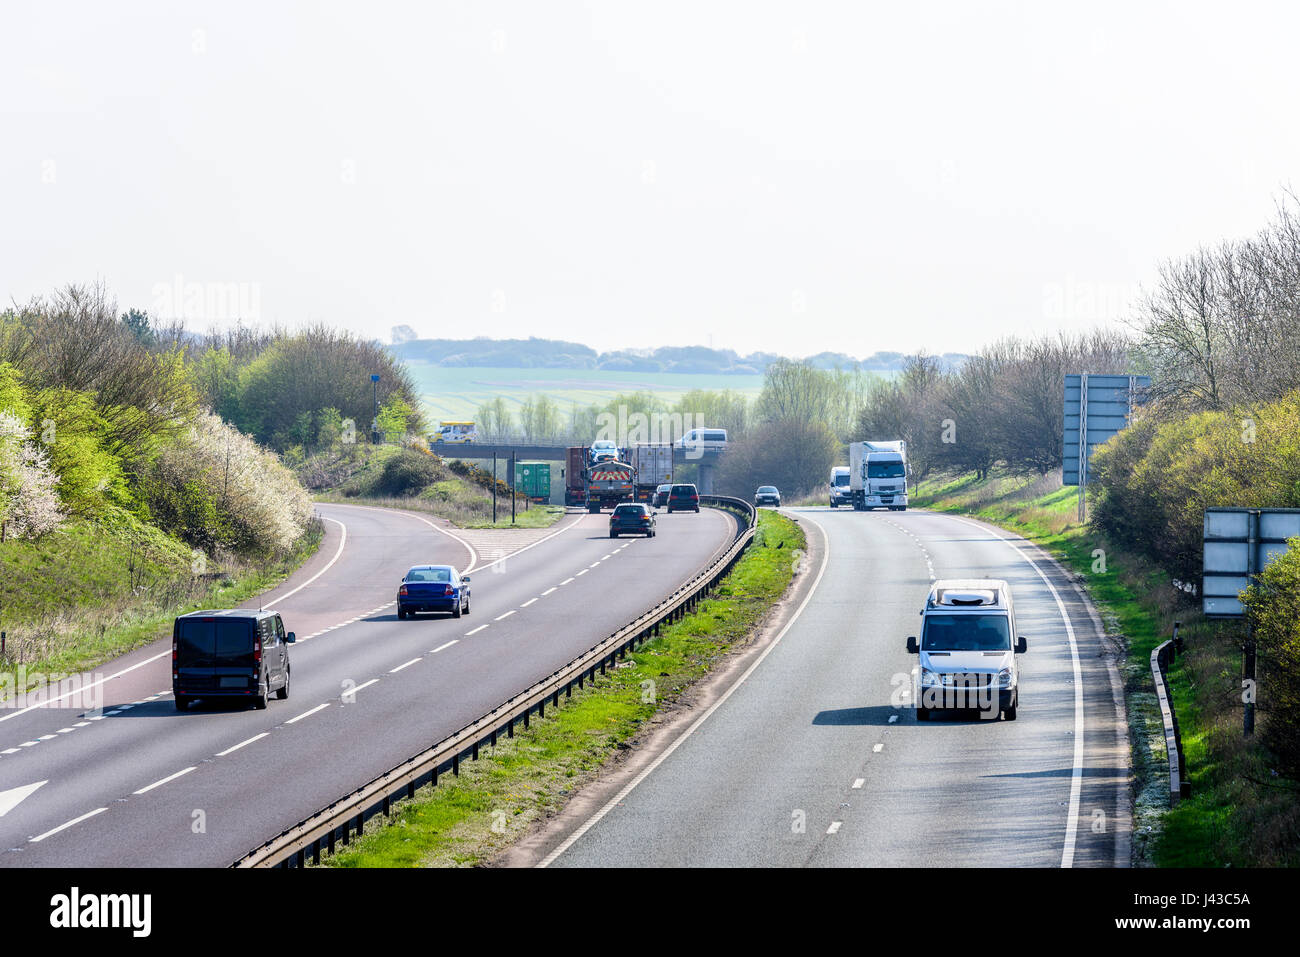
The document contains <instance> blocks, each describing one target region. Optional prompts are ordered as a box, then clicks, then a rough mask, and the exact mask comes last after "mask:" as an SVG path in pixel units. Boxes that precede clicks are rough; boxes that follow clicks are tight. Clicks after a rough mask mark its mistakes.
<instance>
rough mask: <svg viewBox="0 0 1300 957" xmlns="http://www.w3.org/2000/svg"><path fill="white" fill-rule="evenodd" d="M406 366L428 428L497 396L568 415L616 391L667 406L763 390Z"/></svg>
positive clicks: (682, 376)
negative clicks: (537, 401) (705, 395)
mask: <svg viewBox="0 0 1300 957" xmlns="http://www.w3.org/2000/svg"><path fill="white" fill-rule="evenodd" d="M406 368H407V369H408V370H409V371H410V373H411V377H412V378H413V379H414V380H415V385H416V390H417V391H418V392H419V394H420V399H421V400H422V401H423V403H424V411H425V412H426V413H427V415H428V419H429V422H430V423H431V424H436V423H438V422H442V421H452V422H454V421H458V420H470V421H472V420H473V419H474V416H475V412H476V411H477V410H478V407H479V406H480V405H482V404H483V403H484V402H490V401H491V400H493V399H495V398H496V397H497V396H501V397H502V398H504V399H505V400H506V401H507V402H509V403H510V405H511V412H512V413H513V412H517V411H518V409H519V405H520V404H521V403H522V402H523V401H524V400H525V399H527V398H528V397H529V396H531V395H546V396H549V397H550V399H551V400H552V401H553V402H555V403H556V404H557V405H559V407H560V411H561V413H563V414H565V415H567V414H568V412H569V410H570V408H571V407H573V406H575V405H576V406H578V407H579V408H581V407H585V406H589V405H593V404H603V403H605V402H607V401H608V400H609V399H611V398H613V397H614V396H616V395H618V394H619V393H620V392H623V393H626V392H653V393H654V394H655V395H656V396H658V397H659V398H661V399H663V401H664V403H665V404H667V405H671V404H672V403H674V402H676V401H677V400H678V399H680V398H681V397H682V396H683V395H685V394H686V393H687V392H690V391H691V390H692V389H711V390H714V391H722V390H724V389H731V390H732V391H735V392H739V393H742V394H744V395H745V396H746V397H748V398H750V399H754V398H756V397H757V396H758V393H759V391H760V390H761V389H762V387H763V377H762V376H761V375H719V374H698V375H697V374H691V373H677V372H603V371H601V370H598V369H592V370H581V369H492V368H464V367H444V366H433V365H426V364H422V363H413V362H408V363H407V364H406Z"/></svg>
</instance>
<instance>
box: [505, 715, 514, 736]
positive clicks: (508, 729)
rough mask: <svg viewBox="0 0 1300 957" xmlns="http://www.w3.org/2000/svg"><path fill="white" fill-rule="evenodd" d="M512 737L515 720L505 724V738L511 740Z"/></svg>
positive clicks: (512, 719)
mask: <svg viewBox="0 0 1300 957" xmlns="http://www.w3.org/2000/svg"><path fill="white" fill-rule="evenodd" d="M514 736H515V719H514V718H511V719H510V720H509V721H507V722H506V737H507V738H513V737H514Z"/></svg>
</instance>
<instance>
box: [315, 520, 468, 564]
mask: <svg viewBox="0 0 1300 957" xmlns="http://www.w3.org/2000/svg"><path fill="white" fill-rule="evenodd" d="M318 504H320V505H329V506H331V507H333V508H360V509H364V510H366V511H367V512H388V513H390V514H396V515H405V516H406V517H407V518H413V519H415V520H416V521H417V522H424V524H425V525H428V526H429V527H430V528H431V529H433V530H434V531H435V532H437V533H439V534H440V535H446V536H447V537H448V538H450V539H451V540H452V541H453V542H456V543H458V544H459V545H461V546H462V547H463V548H464V549H465V551H467V552H469V564H468V565H467V566H465V567H464V568H463V569H461V574H462V575H468V574H469V573H470V572H471V571H473V570H474V569H475V568H476V567H477V566H478V552H476V551H474V546H473V545H471V544H470V543H469V542H467V541H465V539H463V538H461V537H460V536H459V535H453V534H452V533H451V532H449V531H447V530H446V529H445V528H439V527H438V526H437V525H435V524H434V523H433V522H431V521H429V519H427V518H425V517H424V516H423V515H416V514H415V513H414V512H408V511H407V510H406V509H401V508H378V507H376V506H374V505H350V504H347V503H344V502H320V503H318ZM322 517H324V516H322ZM331 521H335V522H337V521H338V519H331ZM339 524H342V523H341V522H340V523H339Z"/></svg>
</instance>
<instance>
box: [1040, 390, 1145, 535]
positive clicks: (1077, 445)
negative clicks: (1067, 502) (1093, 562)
mask: <svg viewBox="0 0 1300 957" xmlns="http://www.w3.org/2000/svg"><path fill="white" fill-rule="evenodd" d="M1150 386H1151V377H1150V376H1144V375H1111V374H1093V373H1088V372H1082V373H1077V374H1073V375H1066V376H1065V404H1064V415H1063V422H1062V441H1061V446H1062V452H1061V484H1062V485H1077V486H1078V487H1079V521H1080V522H1082V521H1084V520H1085V519H1086V518H1087V498H1086V495H1085V489H1086V488H1087V485H1088V466H1089V464H1090V460H1091V459H1092V451H1093V449H1095V448H1096V447H1097V446H1098V445H1102V444H1104V443H1106V442H1107V441H1109V440H1110V438H1111V437H1112V436H1114V435H1115V434H1117V433H1118V432H1120V431H1122V430H1123V429H1126V428H1128V426H1129V423H1130V422H1132V421H1133V408H1134V406H1135V405H1138V404H1140V402H1141V401H1143V399H1144V390H1146V389H1148V388H1150ZM1094 391H1095V392H1096V393H1097V394H1096V395H1090V393H1092V392H1094ZM1072 420H1073V422H1072ZM1071 463H1073V465H1071Z"/></svg>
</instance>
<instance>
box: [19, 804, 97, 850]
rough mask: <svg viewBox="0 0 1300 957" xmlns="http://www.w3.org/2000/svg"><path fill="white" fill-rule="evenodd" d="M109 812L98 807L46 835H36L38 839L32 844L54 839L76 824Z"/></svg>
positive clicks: (35, 838)
mask: <svg viewBox="0 0 1300 957" xmlns="http://www.w3.org/2000/svg"><path fill="white" fill-rule="evenodd" d="M107 810H108V808H106V807H97V808H95V810H93V811H88V812H87V813H85V814H83V815H81V817H74V818H73V819H72V820H71V821H68V822H66V823H64V824H60V825H59V826H58V827H56V828H52V829H50V830H48V831H46V832H45V833H44V834H38V835H36V837H34V838H32V843H33V844H35V843H37V842H38V841H43V840H45V839H46V838H47V837H52V836H54V835H55V834H58V833H59V832H60V831H65V830H67V829H68V828H70V827H72V825H74V824H80V823H81V822H82V821H84V820H86V819H87V818H91V817H94V816H95V815H96V814H103V813H104V812H105V811H107Z"/></svg>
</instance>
